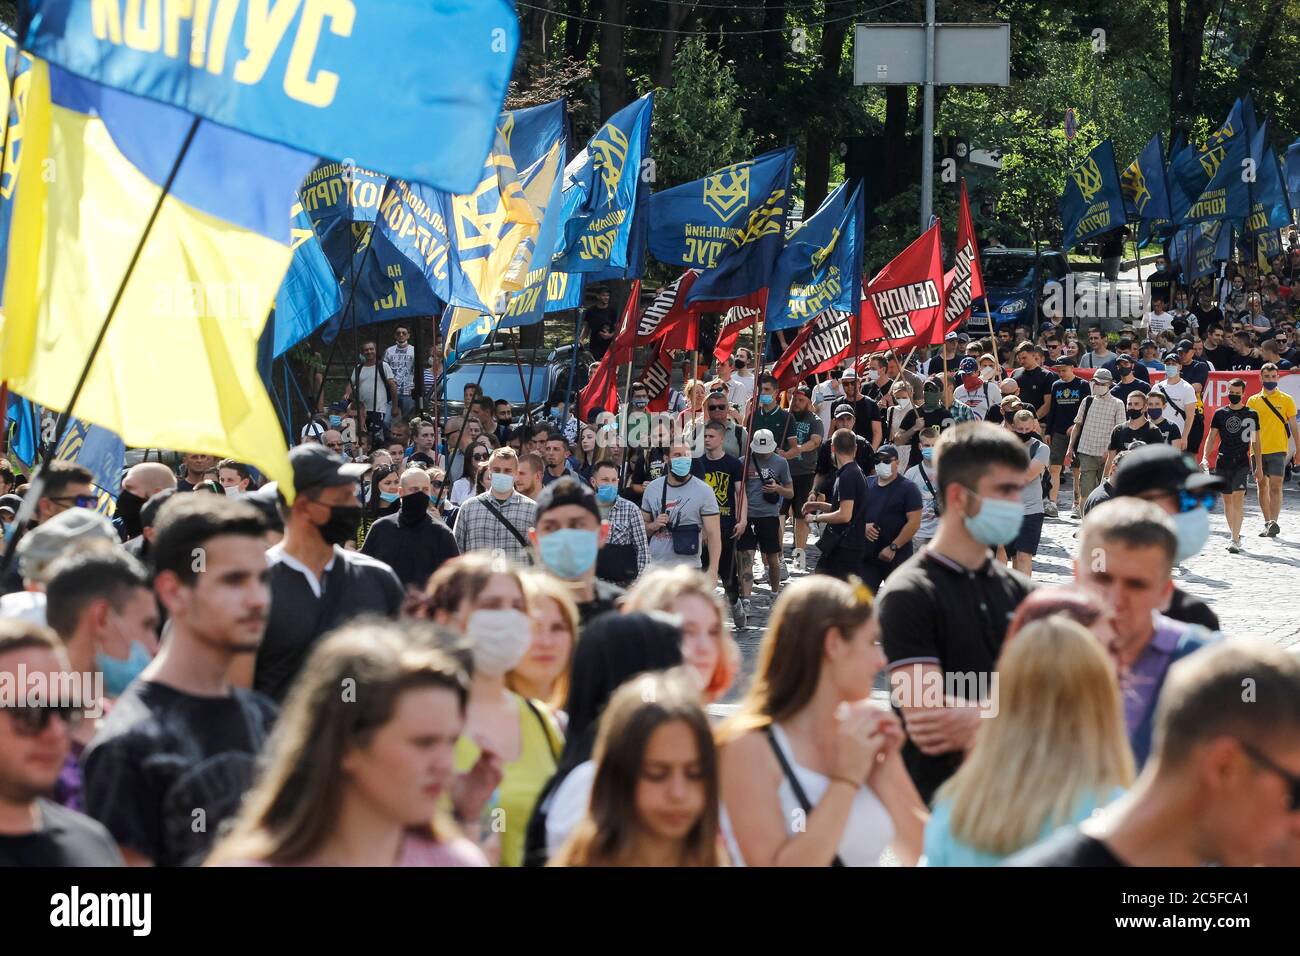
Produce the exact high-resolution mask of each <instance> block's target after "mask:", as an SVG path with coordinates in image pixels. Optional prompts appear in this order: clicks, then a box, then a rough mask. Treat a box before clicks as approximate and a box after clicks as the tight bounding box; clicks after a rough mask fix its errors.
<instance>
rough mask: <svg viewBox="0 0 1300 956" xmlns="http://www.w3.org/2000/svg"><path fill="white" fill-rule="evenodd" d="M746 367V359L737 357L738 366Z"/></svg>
mask: <svg viewBox="0 0 1300 956" xmlns="http://www.w3.org/2000/svg"><path fill="white" fill-rule="evenodd" d="M744 367H745V360H744V359H736V368H744Z"/></svg>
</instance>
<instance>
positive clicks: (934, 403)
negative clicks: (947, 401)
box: [925, 392, 939, 412]
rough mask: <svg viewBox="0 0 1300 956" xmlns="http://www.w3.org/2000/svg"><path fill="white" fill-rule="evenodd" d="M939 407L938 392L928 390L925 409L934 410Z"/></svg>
mask: <svg viewBox="0 0 1300 956" xmlns="http://www.w3.org/2000/svg"><path fill="white" fill-rule="evenodd" d="M938 407H939V394H938V393H937V392H927V393H926V396H925V410H926V411H927V412H932V411H934V410H935V409H936V408H938Z"/></svg>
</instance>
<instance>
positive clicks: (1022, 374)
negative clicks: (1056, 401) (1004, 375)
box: [1011, 365, 1058, 412]
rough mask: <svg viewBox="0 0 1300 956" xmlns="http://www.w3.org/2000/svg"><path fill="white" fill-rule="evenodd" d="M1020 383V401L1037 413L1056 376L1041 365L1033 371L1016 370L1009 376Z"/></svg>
mask: <svg viewBox="0 0 1300 956" xmlns="http://www.w3.org/2000/svg"><path fill="white" fill-rule="evenodd" d="M1011 377H1012V378H1014V379H1015V380H1016V381H1017V382H1019V383H1020V400H1021V401H1022V402H1024V403H1025V404H1026V405H1028V406H1029V407H1030V408H1032V409H1033V410H1034V411H1035V412H1037V411H1038V410H1039V409H1040V408H1042V407H1043V401H1044V400H1045V399H1046V398H1047V395H1048V393H1049V392H1051V390H1052V385H1053V383H1055V382H1056V381H1057V378H1058V376H1057V374H1056V373H1055V372H1053V371H1051V370H1050V369H1046V368H1043V367H1042V366H1041V365H1040V366H1039V367H1038V368H1034V369H1024V368H1021V369H1016V374H1015V375H1012V376H1011Z"/></svg>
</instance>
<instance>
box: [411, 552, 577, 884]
mask: <svg viewBox="0 0 1300 956" xmlns="http://www.w3.org/2000/svg"><path fill="white" fill-rule="evenodd" d="M409 610H410V611H411V612H412V613H414V614H415V615H416V616H419V617H426V618H431V619H432V620H433V621H434V623H436V624H441V625H445V626H448V627H451V628H454V629H455V630H457V631H459V632H460V633H461V634H462V635H464V637H465V640H466V642H467V645H468V649H469V652H470V654H471V656H472V665H473V674H472V678H471V681H470V688H469V701H468V704H467V706H466V709H465V732H464V733H463V734H462V735H461V738H460V740H459V741H457V743H456V769H457V770H458V771H460V772H466V771H468V770H469V769H470V768H472V767H476V766H478V765H479V764H480V763H482V762H483V761H487V762H489V763H497V762H499V763H500V766H501V786H500V788H499V799H498V801H497V805H496V806H495V807H489V808H488V809H487V817H488V818H489V819H488V823H489V824H490V826H489V827H488V828H487V829H488V830H490V832H484V833H482V834H480V836H481V838H482V839H484V840H486V841H488V845H489V846H490V845H491V842H492V840H493V838H494V837H495V836H497V835H499V836H500V849H501V864H502V865H503V866H518V865H519V864H520V863H521V862H522V860H523V853H524V831H525V829H526V827H527V826H528V819H529V817H530V816H531V814H532V812H533V804H534V803H536V801H537V795H538V794H539V793H541V791H542V788H543V787H545V786H546V782H547V781H548V780H549V779H550V778H551V776H552V775H553V774H554V773H555V768H556V763H557V761H558V759H559V755H560V751H561V749H562V748H563V747H564V735H563V734H562V733H561V731H560V728H559V726H558V725H557V724H556V722H555V718H554V717H553V716H552V715H551V712H550V711H549V710H548V709H547V707H546V705H545V704H544V703H541V702H540V701H534V700H529V699H528V698H527V697H524V696H522V695H520V694H517V693H515V692H514V691H512V690H510V688H509V687H508V686H507V684H506V675H507V674H508V673H509V672H510V671H511V670H513V669H514V668H515V667H516V666H517V665H518V664H519V662H520V661H522V660H523V659H524V656H525V655H526V654H527V653H528V647H529V644H530V643H531V642H532V637H533V624H532V620H531V619H530V618H529V616H528V610H529V604H528V595H527V593H526V592H525V591H524V583H523V578H522V576H521V573H520V571H519V570H518V569H517V568H516V567H515V566H514V565H513V564H511V563H510V561H509V560H507V559H506V558H504V557H502V556H500V555H485V554H480V553H471V554H465V555H461V556H460V557H459V558H456V559H454V560H452V561H448V562H447V563H446V564H444V565H443V566H442V567H440V568H439V569H438V570H437V571H435V572H434V574H433V576H432V577H431V578H429V583H428V584H427V585H426V586H425V594H424V596H423V598H420V599H416V600H415V601H412V602H411V606H410V607H409ZM498 811H499V812H498ZM460 822H461V823H462V824H467V823H469V821H466V820H461V821H460Z"/></svg>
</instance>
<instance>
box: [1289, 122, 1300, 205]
mask: <svg viewBox="0 0 1300 956" xmlns="http://www.w3.org/2000/svg"><path fill="white" fill-rule="evenodd" d="M1286 190H1287V192H1288V193H1289V194H1290V196H1291V203H1292V208H1295V207H1300V139H1297V140H1296V141H1295V142H1294V143H1292V144H1291V145H1290V146H1288V147H1287V148H1286Z"/></svg>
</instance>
